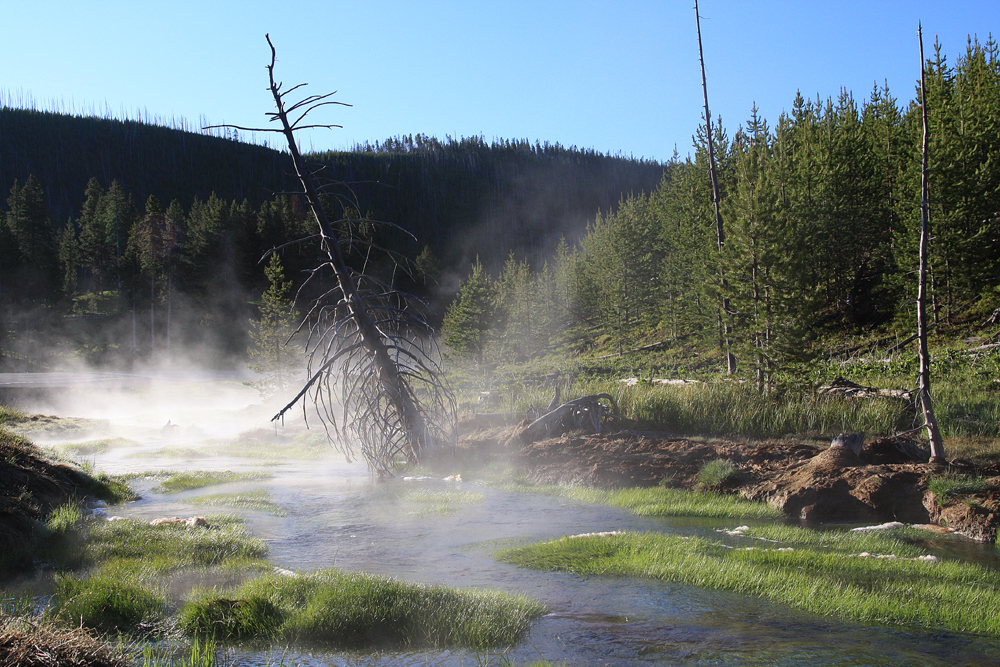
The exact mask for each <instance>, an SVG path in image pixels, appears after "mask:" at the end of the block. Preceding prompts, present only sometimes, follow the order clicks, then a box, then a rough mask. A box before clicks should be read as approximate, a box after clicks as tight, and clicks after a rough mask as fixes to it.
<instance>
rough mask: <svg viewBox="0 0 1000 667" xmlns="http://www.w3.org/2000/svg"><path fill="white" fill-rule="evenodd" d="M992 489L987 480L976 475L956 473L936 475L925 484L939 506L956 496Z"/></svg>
mask: <svg viewBox="0 0 1000 667" xmlns="http://www.w3.org/2000/svg"><path fill="white" fill-rule="evenodd" d="M992 487H993V485H992V484H991V483H990V482H989V480H987V479H983V478H982V477H979V476H978V475H963V474H956V473H946V474H944V475H938V476H936V477H934V478H932V479H931V480H930V481H929V482H928V483H927V488H928V489H929V490H931V491H933V492H934V496H935V499H936V501H937V503H938V504H939V505H940V504H941V503H944V502H946V501H947V500H949V499H951V498H955V497H958V496H968V495H972V494H974V493H985V492H986V491H988V490H989V489H991V488H992Z"/></svg>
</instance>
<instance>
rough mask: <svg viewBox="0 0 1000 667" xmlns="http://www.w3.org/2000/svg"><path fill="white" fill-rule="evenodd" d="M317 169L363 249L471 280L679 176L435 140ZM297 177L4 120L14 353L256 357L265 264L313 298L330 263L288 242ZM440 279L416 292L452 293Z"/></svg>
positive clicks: (575, 234)
mask: <svg viewBox="0 0 1000 667" xmlns="http://www.w3.org/2000/svg"><path fill="white" fill-rule="evenodd" d="M308 159H309V161H310V162H311V163H312V164H313V165H315V167H316V168H317V169H320V170H321V174H322V176H323V177H325V178H326V179H328V180H329V181H330V183H331V186H330V188H329V189H328V190H327V195H326V196H327V199H326V205H327V208H328V209H329V213H330V216H331V217H332V218H334V219H341V223H340V225H341V227H342V231H343V232H345V235H346V236H352V235H354V236H358V237H360V238H363V239H364V240H365V241H367V242H375V243H377V245H379V246H382V247H387V248H391V249H393V250H395V251H397V252H399V253H401V255H402V256H404V257H408V258H410V259H411V260H413V259H416V258H417V257H418V256H420V257H421V258H422V259H421V266H423V267H424V269H425V270H429V269H434V267H437V268H438V269H440V268H447V269H449V270H451V267H456V268H455V269H454V270H455V271H457V272H464V270H466V269H467V267H468V266H470V265H471V263H472V261H474V260H475V259H476V258H477V257H478V258H479V259H480V260H481V261H483V262H485V263H486V264H487V266H489V267H491V268H494V269H496V268H499V267H500V266H501V265H502V264H503V262H504V260H505V259H506V257H507V255H508V254H509V253H510V252H518V253H519V254H523V253H524V252H527V251H528V250H529V249H530V250H531V252H533V253H536V254H542V253H544V252H546V251H547V249H550V248H554V247H555V244H556V243H557V242H558V240H559V238H560V237H562V236H565V237H567V238H569V239H571V240H575V239H577V238H579V237H580V236H581V235H582V234H583V233H584V232H585V230H586V225H587V223H588V221H590V220H592V219H593V217H594V215H595V214H596V213H597V211H598V210H604V211H608V210H611V209H613V208H614V207H615V206H616V205H617V203H618V202H619V201H620V200H621V198H622V197H623V195H627V194H628V193H641V192H649V191H651V190H652V189H653V188H654V187H655V186H656V184H657V183H658V182H659V180H660V178H661V177H662V174H663V166H662V165H660V164H658V163H654V162H649V161H640V160H632V159H627V158H622V157H612V156H606V155H601V154H597V153H594V152H593V151H582V150H577V149H575V148H572V149H566V148H563V147H561V146H558V145H557V146H550V145H544V146H543V145H540V144H535V145H531V144H529V143H527V142H525V141H515V142H510V141H498V142H494V143H492V144H486V143H485V142H484V141H483V140H481V139H475V138H473V139H463V140H459V141H456V140H452V139H448V140H446V141H444V142H440V141H438V140H436V139H433V138H429V137H425V136H422V135H418V136H416V137H401V138H396V139H391V140H388V141H385V142H380V143H376V144H373V145H365V146H361V147H358V148H357V149H356V150H354V151H350V152H329V153H323V154H318V155H310V156H308ZM288 169H289V160H288V156H287V154H284V153H280V152H278V151H274V150H271V149H269V148H267V147H263V146H257V145H252V144H246V143H242V142H240V141H238V140H237V138H236V137H235V136H228V137H217V136H211V135H204V134H197V133H192V132H187V131H184V130H182V129H171V128H166V127H161V126H156V125H149V124H145V123H140V122H137V121H119V120H110V119H100V118H81V117H76V116H70V115H65V114H55V113H48V112H39V111H35V110H24V109H9V108H4V109H0V187H3V189H4V192H5V193H6V202H5V203H6V206H2V205H0V213H2V224H0V244H2V248H3V252H2V253H0V315H2V316H3V325H4V326H3V327H2V329H0V355H2V356H4V357H6V359H7V360H8V362H9V361H10V360H11V359H14V360H16V361H17V363H18V364H34V363H37V360H38V359H39V358H40V356H44V354H43V352H45V351H46V350H51V349H54V348H56V347H59V345H55V344H49V342H48V341H50V339H52V338H53V336H55V335H56V334H58V335H59V336H61V335H62V334H63V333H65V335H66V336H68V337H69V339H70V342H69V343H67V344H66V346H65V347H74V346H77V347H78V345H79V341H81V340H87V345H88V346H89V349H88V350H87V351H86V352H85V356H86V357H87V358H88V360H92V361H102V360H103V361H110V360H111V358H114V359H117V360H119V361H121V360H123V359H126V358H138V357H143V358H146V357H149V356H151V354H152V353H153V351H155V350H159V351H160V352H165V351H168V350H170V349H171V346H173V347H175V348H176V346H177V345H178V344H183V345H193V344H195V343H199V344H205V345H208V347H209V349H216V350H218V349H219V348H220V347H221V348H222V349H223V351H225V352H232V353H234V354H238V353H241V352H242V351H243V350H245V347H246V329H247V326H246V323H247V319H248V318H249V317H250V316H251V315H252V313H253V310H254V309H253V307H252V306H251V303H252V302H253V301H254V300H255V299H256V298H257V297H258V296H259V294H260V293H261V292H262V291H263V289H264V287H265V286H266V281H265V279H264V271H263V267H262V265H260V264H259V260H260V258H261V257H262V255H263V254H264V253H265V252H266V251H267V250H268V249H270V248H274V247H279V246H282V247H283V249H282V251H281V260H282V262H283V265H284V268H285V270H286V274H287V275H288V276H289V277H291V278H292V280H293V281H294V282H295V283H296V284H300V283H301V282H303V280H304V278H305V276H306V275H307V274H306V271H307V270H308V269H309V268H310V267H311V266H312V262H313V261H314V259H315V253H316V249H315V248H314V247H311V246H310V245H309V244H294V245H287V244H289V242H291V241H294V240H296V239H300V238H303V237H307V236H309V235H311V234H313V233H314V228H313V225H311V224H310V222H309V220H308V219H307V216H306V212H305V209H304V207H303V206H302V205H301V202H300V201H299V200H298V199H297V198H296V197H295V196H289V195H284V194H280V193H281V192H282V191H283V190H285V189H287V186H286V185H285V181H286V175H287V173H288ZM276 193H278V194H276ZM371 221H379V222H387V223H391V224H389V225H380V224H378V222H371ZM400 230H405V233H404V232H403V231H400ZM368 259H369V258H366V257H361V256H357V255H356V256H355V260H356V261H358V262H364V261H367V260H368ZM368 266H369V268H372V267H374V270H376V271H377V270H379V269H380V267H378V266H377V265H373V264H371V263H369V264H368ZM386 270H388V269H387V268H386ZM428 272H429V273H431V274H436V273H437V269H434V270H429V271H428ZM433 277H435V275H430V276H428V275H418V276H416V282H410V283H407V284H404V287H406V288H407V289H411V290H415V291H417V292H420V293H424V294H427V295H430V296H432V297H434V296H441V294H436V293H434V291H433V289H432V287H431V286H432V285H433V280H430V279H429V278H433ZM313 289H322V286H321V285H320V284H319V283H317V284H316V285H314V286H313ZM446 289H447V288H445V291H446ZM444 296H445V297H446V298H447V296H448V295H447V294H444ZM308 297H309V293H305V294H304V295H303V299H307V298H308ZM67 318H70V319H67ZM95 322H96V323H98V324H95ZM95 335H96V336H97V337H98V340H92V339H93V337H94V336H95ZM43 341H45V342H43ZM72 341H76V342H72ZM109 355H110V356H109Z"/></svg>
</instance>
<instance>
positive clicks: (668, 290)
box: [446, 38, 1000, 385]
mask: <svg viewBox="0 0 1000 667" xmlns="http://www.w3.org/2000/svg"><path fill="white" fill-rule="evenodd" d="M925 67H926V79H927V84H926V87H927V99H928V105H929V119H930V132H931V140H930V155H931V161H930V192H931V195H930V205H931V220H932V227H933V241H932V244H931V255H930V262H929V271H930V284H929V289H930V300H929V307H930V311H931V318H932V320H933V322H934V323H935V325H937V326H939V327H948V326H955V325H960V324H963V323H968V322H970V321H975V320H976V318H982V317H985V316H987V315H988V314H989V313H990V312H992V311H993V310H994V309H995V308H996V307H997V306H998V305H1000V287H998V286H1000V165H998V162H997V160H996V149H997V147H998V146H1000V124H998V123H997V119H1000V54H998V48H997V44H996V42H995V41H994V40H993V39H992V38H990V39H989V40H988V41H986V42H985V43H979V42H978V41H976V40H970V41H969V43H968V46H967V49H966V51H965V53H964V54H963V55H962V56H961V57H959V58H957V59H956V60H955V62H954V63H953V64H951V63H949V62H948V61H947V59H946V58H945V56H944V55H943V53H942V52H941V49H940V46H938V47H936V49H935V53H934V55H933V57H931V58H930V59H928V61H927V62H926V63H925ZM917 100H918V98H915V99H914V100H913V101H911V102H909V103H908V104H907V105H905V106H904V105H900V104H899V103H898V102H897V100H896V99H895V98H894V97H893V96H892V94H891V93H890V91H889V90H888V88H887V87H886V86H881V87H878V86H876V87H875V88H873V90H872V91H871V94H870V96H869V97H868V99H867V100H865V101H864V102H862V103H860V104H859V103H858V101H857V100H856V99H855V98H854V96H853V95H852V94H851V93H850V92H848V91H842V92H841V93H840V95H839V96H838V97H837V98H835V99H833V98H830V99H826V100H820V99H807V98H805V97H804V96H802V95H801V94H799V95H797V96H796V98H795V99H794V100H793V102H792V104H791V108H790V111H788V112H787V113H783V114H782V115H781V116H780V117H779V118H778V119H777V121H776V122H775V123H774V124H773V125H771V124H769V123H768V122H767V120H766V119H764V118H762V117H761V116H760V114H759V113H758V111H757V110H756V109H752V110H751V112H750V116H749V118H748V119H747V121H746V122H745V124H743V125H742V126H741V127H740V128H739V129H738V130H737V131H736V132H735V134H734V135H733V136H729V135H728V134H727V133H726V131H725V130H724V129H723V127H722V122H721V119H719V120H717V122H713V123H712V124H711V127H712V132H713V139H714V145H715V150H716V158H717V166H718V176H719V181H720V183H719V185H720V189H721V215H722V218H723V220H724V224H725V231H726V241H725V245H724V247H723V249H722V250H721V252H720V250H719V245H718V241H717V238H716V229H715V214H714V211H713V210H712V194H711V184H710V182H709V172H708V166H707V146H706V143H707V142H706V135H705V131H704V130H700V131H699V132H698V133H697V134H696V135H695V137H694V146H693V155H688V156H686V157H681V156H679V155H676V154H675V155H674V157H673V158H672V159H671V160H670V161H669V163H668V164H667V165H666V169H665V170H664V176H663V178H662V180H661V182H660V183H659V185H658V186H657V187H656V188H655V189H652V190H651V191H649V192H648V193H641V194H633V195H629V196H626V197H624V198H623V199H622V201H621V202H620V203H619V205H618V206H617V207H616V208H615V209H613V210H612V211H610V212H607V213H604V214H602V215H598V216H597V217H596V219H594V220H593V221H592V223H591V224H590V226H589V228H588V231H587V233H586V235H585V236H584V237H583V238H582V239H581V240H580V242H579V243H577V244H574V245H572V247H563V248H560V250H559V251H558V252H557V253H554V254H553V255H551V256H550V258H549V260H548V262H547V263H545V264H543V266H542V268H541V269H540V270H536V271H529V272H528V273H527V274H525V275H524V276H522V277H520V278H517V279H514V276H515V274H516V273H517V272H516V271H514V268H515V267H516V266H517V264H518V263H517V260H516V258H512V259H511V261H510V262H509V263H508V265H507V267H505V269H504V270H503V271H502V272H500V273H499V274H497V278H496V279H494V278H492V277H491V275H490V274H489V273H486V272H483V271H482V267H480V266H476V267H474V268H473V270H472V273H471V274H470V275H469V277H468V279H467V280H466V281H465V282H464V283H463V285H462V288H461V290H460V292H459V296H458V299H457V300H456V302H455V303H454V304H453V305H452V306H451V308H450V309H449V313H448V318H447V321H446V328H447V332H448V335H449V340H450V343H451V344H452V346H453V347H454V348H455V349H457V350H459V351H465V352H468V353H470V354H474V355H476V356H481V355H482V354H483V353H484V352H485V351H488V350H489V349H493V350H503V349H504V348H505V346H509V345H510V344H511V343H510V341H511V340H512V338H513V337H516V336H521V335H526V334H527V332H529V331H530V332H532V335H531V337H530V338H528V339H527V340H528V341H530V345H529V347H528V349H526V350H525V352H526V353H528V354H532V353H537V352H538V351H540V350H541V349H544V348H545V347H546V346H549V345H552V344H553V343H555V342H558V340H559V336H560V335H564V334H559V332H560V331H563V332H564V331H565V330H566V327H567V326H571V325H573V324H585V325H587V326H589V327H592V328H593V329H595V330H599V331H601V332H602V333H604V334H605V335H607V336H610V337H611V338H612V339H613V341H614V343H615V344H616V346H617V348H618V349H620V350H626V349H628V348H630V347H631V346H633V345H635V344H637V343H639V342H641V341H645V342H649V340H651V338H652V337H658V338H661V339H679V338H682V337H693V339H695V340H699V339H700V340H701V341H702V342H704V343H708V344H711V345H713V346H715V347H719V348H721V347H724V346H725V345H726V342H725V340H724V338H725V337H724V336H723V334H722V328H723V327H724V326H725V323H727V322H728V323H729V324H730V325H731V326H732V328H733V330H734V334H733V338H732V343H731V346H732V350H731V351H732V352H733V353H734V354H736V356H737V357H738V359H739V363H740V367H741V368H742V369H743V370H744V371H747V372H749V373H751V374H755V375H756V378H757V380H758V382H759V383H760V384H761V385H763V384H765V383H769V382H771V381H772V380H773V379H774V376H775V374H776V373H778V372H784V371H786V370H788V369H793V368H795V367H796V366H797V365H799V364H801V363H802V362H804V361H807V360H808V357H809V356H810V355H811V354H814V353H816V351H817V349H818V346H817V345H815V342H816V340H817V338H818V337H819V336H821V335H822V334H823V333H824V332H825V333H830V332H848V331H859V330H868V329H871V328H877V327H883V328H889V329H892V328H896V327H899V328H904V329H906V330H907V331H912V329H913V321H914V318H915V314H914V313H915V308H914V302H915V299H916V280H915V278H914V272H915V270H916V268H917V261H918V257H917V243H918V238H919V228H920V166H921V157H920V151H921V113H920V108H919V103H918V101H917ZM720 267H722V268H724V269H725V270H724V272H720V270H719V269H720ZM723 273H724V275H725V277H726V279H725V281H723V280H721V279H720V275H723ZM529 284H530V287H529V286H528V285H529ZM553 293H561V294H563V295H565V297H566V301H565V305H564V306H562V307H560V308H557V309H555V310H553V309H552V308H551V307H550V306H549V305H548V304H549V303H550V301H549V299H550V295H551V294H553ZM514 295H518V296H514ZM477 301H478V302H479V303H478V305H477V304H476V302H477ZM487 303H488V306H487V305H486V304H487ZM723 303H728V304H729V306H728V310H727V311H726V312H722V304H723ZM484 308H485V311H490V312H489V313H488V315H489V317H486V318H485V319H484V318H482V317H480V315H481V314H482V313H483V312H485V311H484ZM554 313H558V314H559V315H558V316H559V317H560V318H562V319H561V321H562V326H561V327H555V328H554V329H553V328H552V327H551V325H548V324H545V323H544V322H543V320H544V319H545V317H551V316H553V314H554ZM477 318H479V319H478V320H477ZM473 334H474V335H473Z"/></svg>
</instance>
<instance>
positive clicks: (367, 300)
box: [230, 36, 456, 475]
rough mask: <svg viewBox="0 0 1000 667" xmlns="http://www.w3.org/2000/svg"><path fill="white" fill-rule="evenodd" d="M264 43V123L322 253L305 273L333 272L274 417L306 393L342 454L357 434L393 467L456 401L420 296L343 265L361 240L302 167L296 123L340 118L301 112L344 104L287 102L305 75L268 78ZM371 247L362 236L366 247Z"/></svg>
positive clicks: (374, 458)
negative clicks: (300, 376) (300, 375)
mask: <svg viewBox="0 0 1000 667" xmlns="http://www.w3.org/2000/svg"><path fill="white" fill-rule="evenodd" d="M267 43H268V46H270V47H271V63H270V64H269V65H268V66H267V73H268V84H269V89H270V91H271V95H272V97H273V98H274V104H275V108H276V111H274V112H272V113H269V114H268V117H269V120H270V121H271V122H277V123H279V124H280V126H281V127H280V129H273V128H267V129H264V130H263V131H269V132H280V133H282V134H283V135H284V137H285V140H286V141H287V142H288V150H289V153H290V154H291V157H292V164H293V166H294V169H295V175H296V176H297V177H298V180H299V183H300V184H301V186H302V192H301V193H300V194H302V195H303V196H304V197H305V199H306V202H307V203H308V205H309V209H310V211H311V212H312V215H313V217H314V218H315V220H316V224H317V226H318V228H319V235H318V237H319V241H320V250H321V253H322V257H323V259H322V260H321V262H320V264H319V266H317V267H316V268H315V269H313V271H312V273H311V275H310V280H311V279H313V278H315V277H316V276H318V275H320V274H321V273H324V272H326V271H329V272H331V273H332V275H333V279H334V287H332V288H331V289H329V290H328V291H326V292H325V293H324V294H323V295H322V296H320V297H319V298H318V299H317V300H316V301H315V302H314V303H313V304H312V307H311V309H310V311H309V313H308V314H307V315H306V319H305V320H304V321H303V323H302V324H301V325H300V327H299V329H300V330H301V329H302V328H306V327H307V328H308V339H307V342H306V355H307V379H306V382H305V384H304V386H303V387H302V389H301V390H300V391H299V393H298V394H297V395H296V396H295V397H294V398H293V399H292V400H291V401H290V402H289V403H288V405H286V406H285V407H284V408H282V409H281V411H280V412H278V414H277V415H275V416H274V420H277V419H281V418H282V417H283V416H284V415H285V413H287V412H288V411H289V410H291V409H292V408H293V407H294V406H295V405H296V404H297V403H299V402H300V401H302V409H303V413H304V414H305V413H306V403H307V402H309V401H311V402H312V404H313V405H314V406H315V408H316V410H317V412H318V414H319V416H320V419H321V420H322V422H323V425H324V427H326V428H327V429H328V431H329V429H331V428H332V429H333V434H334V435H335V436H337V437H336V438H335V440H334V442H335V444H336V446H337V447H338V448H339V449H340V450H341V451H343V452H344V453H345V454H346V455H348V456H349V457H350V456H351V455H353V453H354V448H355V446H356V444H355V442H357V443H359V444H360V447H361V455H362V456H363V457H364V458H365V460H366V461H367V462H368V465H369V467H370V468H371V469H372V470H373V471H374V472H377V473H378V474H379V475H391V474H392V471H393V469H394V468H395V467H396V466H397V465H398V463H400V462H401V460H405V461H407V462H410V463H413V462H417V461H419V460H420V459H421V458H423V457H424V456H425V455H427V454H429V453H431V452H432V451H433V450H434V449H435V448H437V447H440V446H442V445H445V444H450V443H454V441H455V434H456V428H455V420H456V418H455V414H456V410H455V401H454V399H453V398H452V395H451V392H450V391H449V390H448V389H447V387H446V386H445V385H444V384H443V383H442V381H441V375H442V374H441V369H440V366H439V364H438V358H439V355H438V351H437V347H436V342H435V337H434V331H433V329H432V327H431V326H430V325H429V323H428V321H427V311H426V307H425V305H424V304H423V302H421V301H420V300H419V299H417V298H416V297H413V296H412V295H410V294H406V293H403V292H400V291H398V290H396V289H394V288H393V287H392V285H391V284H388V283H386V282H385V281H383V280H380V279H379V278H377V277H375V276H371V275H368V274H365V273H360V272H357V271H355V270H353V269H352V268H350V267H349V266H348V264H347V262H346V261H345V259H344V252H343V248H342V244H344V245H347V246H350V245H352V244H353V245H357V244H359V243H364V242H363V241H361V240H359V239H340V238H338V236H337V234H336V232H335V231H334V226H333V225H332V224H331V223H330V220H329V219H328V218H327V215H326V213H325V212H324V210H323V207H322V204H321V202H320V198H319V190H318V188H317V186H316V185H315V182H314V181H315V174H314V173H313V172H311V171H309V169H307V168H306V165H305V161H304V160H303V159H302V155H301V154H300V153H299V149H298V146H297V144H296V141H295V132H297V131H299V130H304V129H308V128H315V127H324V128H329V127H338V126H336V125H303V124H302V123H303V121H304V120H305V118H306V116H308V114H309V113H310V112H312V111H314V110H315V109H317V108H318V107H321V106H325V105H329V104H343V103H341V102H334V101H331V100H329V98H330V97H331V96H332V95H334V93H329V94H326V95H309V96H306V97H304V98H302V99H300V100H298V101H295V102H289V101H288V100H287V99H286V98H287V96H288V95H289V94H290V93H292V92H293V91H295V90H297V89H299V88H301V87H302V86H304V85H305V84H299V85H297V86H293V87H292V88H289V89H288V90H282V88H283V84H282V83H281V82H277V81H275V78H274V64H275V60H276V53H275V48H274V45H273V44H272V43H271V38H270V36H268V37H267ZM345 106H346V105H345ZM292 117H294V120H291V118H292ZM230 127H236V128H237V129H244V130H250V131H260V130H261V129H262V128H239V126H230ZM372 249H374V247H373V246H372V245H371V244H369V247H368V250H372ZM394 259H396V260H397V261H400V258H398V257H395V258H394Z"/></svg>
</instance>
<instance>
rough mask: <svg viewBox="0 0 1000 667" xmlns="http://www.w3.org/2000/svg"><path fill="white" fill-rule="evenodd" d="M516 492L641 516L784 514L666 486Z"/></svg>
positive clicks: (730, 497) (524, 488) (760, 516)
mask: <svg viewBox="0 0 1000 667" xmlns="http://www.w3.org/2000/svg"><path fill="white" fill-rule="evenodd" d="M504 488H508V489H511V490H516V491H525V492H535V493H545V494H549V495H556V496H562V497H565V498H572V499H573V500H579V501H581V502H586V503H594V504H600V505H611V506H613V507H621V508H624V509H627V510H629V511H630V512H632V513H633V514H637V515H639V516H693V517H705V518H723V519H725V518H730V519H777V518H780V517H781V516H783V515H782V513H781V511H780V510H778V509H776V508H774V507H771V506H770V505H767V504H765V503H759V502H753V501H749V500H744V499H743V498H740V497H739V496H733V495H725V494H718V493H710V492H704V493H699V492H696V491H686V490H683V489H672V488H668V487H663V486H655V487H644V488H630V489H611V490H605V489H594V488H590V487H584V486H554V485H548V486H527V485H523V484H507V485H504Z"/></svg>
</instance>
